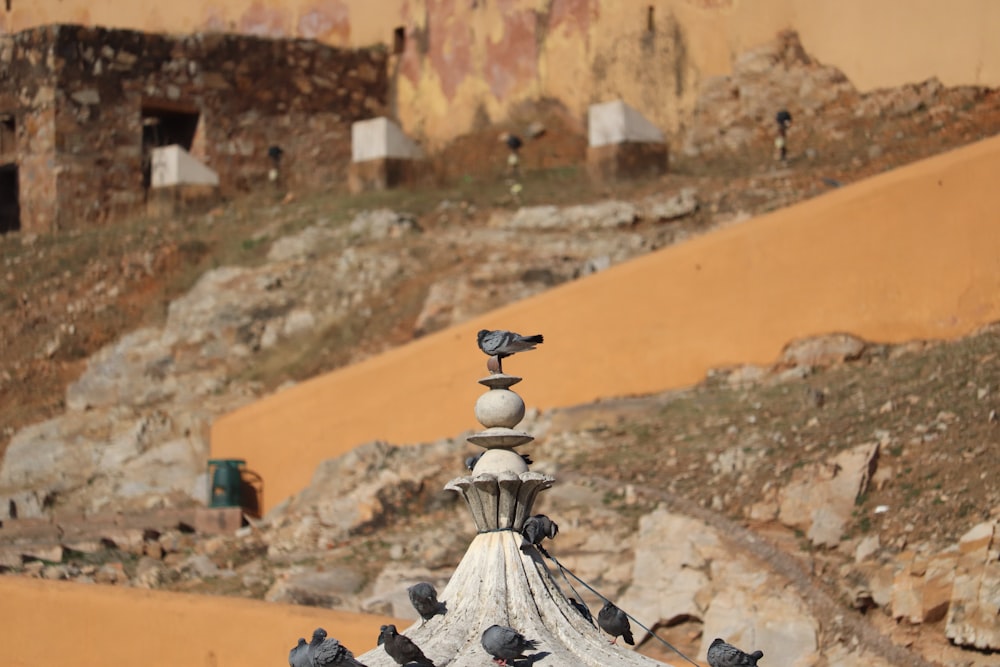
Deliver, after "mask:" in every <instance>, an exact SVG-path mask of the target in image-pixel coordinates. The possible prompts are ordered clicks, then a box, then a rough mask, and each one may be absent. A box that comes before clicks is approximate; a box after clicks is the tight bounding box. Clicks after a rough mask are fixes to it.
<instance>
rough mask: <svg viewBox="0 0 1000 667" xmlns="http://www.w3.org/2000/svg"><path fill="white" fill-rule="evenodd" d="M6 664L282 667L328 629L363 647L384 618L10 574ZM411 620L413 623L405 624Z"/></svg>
mask: <svg viewBox="0 0 1000 667" xmlns="http://www.w3.org/2000/svg"><path fill="white" fill-rule="evenodd" d="M0 600H2V601H3V602H2V603H0V664H2V665H4V667H64V666H65V665H73V666H74V667H110V666H112V665H143V667H274V665H284V664H287V662H288V651H289V649H291V647H292V646H294V645H295V642H296V640H297V639H298V638H299V637H305V638H306V639H309V637H310V635H311V633H312V631H313V629H315V628H316V627H323V628H325V629H326V630H327V632H329V633H330V636H331V637H336V638H337V639H339V640H340V641H341V643H343V644H344V645H345V646H347V647H348V648H350V649H351V650H352V651H354V653H355V654H356V655H357V654H360V653H363V652H364V651H367V650H369V649H372V648H374V647H375V644H376V640H377V639H378V628H379V626H380V625H382V624H383V623H400V622H399V621H396V620H393V619H389V618H385V617H382V616H368V615H363V614H348V613H346V612H338V611H332V610H330V609H319V608H317V607H302V606H296V605H287V604H275V603H268V602H260V601H258V600H244V599H240V598H228V597H220V596H209V595H187V594H181V593H165V592H162V591H147V590H142V589H137V588H118V587H112V586H94V585H88V584H77V583H71V582H54V581H43V580H38V579H28V578H25V577H13V576H4V577H0ZM404 625H408V624H406V623H405V622H404V623H403V624H401V625H400V627H404Z"/></svg>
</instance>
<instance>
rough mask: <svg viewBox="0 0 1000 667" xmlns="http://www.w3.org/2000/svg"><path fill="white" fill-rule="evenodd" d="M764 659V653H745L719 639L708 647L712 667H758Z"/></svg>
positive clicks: (714, 640) (709, 661) (709, 662)
mask: <svg viewBox="0 0 1000 667" xmlns="http://www.w3.org/2000/svg"><path fill="white" fill-rule="evenodd" d="M763 657H764V652H763V651H754V652H753V653H744V652H743V651H741V650H739V649H738V648H736V647H735V646H733V645H732V644H727V643H726V642H724V641H722V640H721V639H719V638H718V637H716V638H715V639H713V640H712V644H711V645H710V646H709V647H708V664H709V665H711V667H756V665H757V661H758V660H760V659H761V658H763Z"/></svg>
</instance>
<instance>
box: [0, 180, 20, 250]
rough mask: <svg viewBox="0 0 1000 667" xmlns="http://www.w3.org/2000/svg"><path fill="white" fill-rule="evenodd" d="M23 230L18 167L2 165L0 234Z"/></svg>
mask: <svg viewBox="0 0 1000 667" xmlns="http://www.w3.org/2000/svg"><path fill="white" fill-rule="evenodd" d="M20 229H21V205H20V203H19V201H18V188H17V165H16V164H5V165H0V234H6V233H7V232H16V231H18V230H20Z"/></svg>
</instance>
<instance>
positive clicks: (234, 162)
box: [0, 25, 388, 232]
mask: <svg viewBox="0 0 1000 667" xmlns="http://www.w3.org/2000/svg"><path fill="white" fill-rule="evenodd" d="M6 42H7V45H6V46H5V48H3V49H2V51H0V58H2V60H0V68H4V67H6V68H7V69H6V70H0V71H7V73H8V75H7V80H8V82H9V84H10V85H9V86H8V90H7V92H5V93H3V94H2V95H0V104H2V107H3V108H0V111H9V112H13V113H14V115H15V117H16V118H17V121H18V122H17V125H18V137H19V143H18V164H19V166H20V168H21V171H22V173H21V181H22V186H21V205H22V221H21V226H22V229H24V230H25V231H39V232H44V231H55V230H60V229H71V228H80V227H87V226H91V225H94V224H102V223H105V222H107V221H109V220H114V219H116V218H119V217H121V216H123V215H126V214H129V213H134V212H136V211H138V210H140V209H142V207H143V206H144V205H145V200H146V187H145V184H144V178H145V177H144V169H148V149H149V147H150V146H151V145H155V144H156V143H164V142H166V143H173V142H176V143H182V145H183V144H186V147H187V148H188V149H189V150H190V151H191V152H192V154H194V155H195V156H196V157H198V158H199V159H200V160H202V161H204V162H205V163H206V164H207V165H208V166H209V167H211V168H212V169H214V170H215V171H216V172H218V174H219V177H220V181H221V184H220V185H221V191H222V193H223V194H224V195H231V194H236V193H239V192H246V191H251V190H254V189H256V188H259V187H263V186H267V185H269V183H268V181H267V173H268V170H269V169H270V168H271V166H272V163H271V161H270V159H269V158H268V156H267V151H268V147H269V146H272V145H277V146H280V147H281V148H282V150H283V151H284V154H283V159H282V183H283V185H284V186H285V187H287V188H290V189H316V188H323V187H328V186H330V185H331V184H334V183H340V182H343V181H344V180H345V179H346V174H347V168H348V165H349V162H350V126H351V123H352V122H354V121H356V120H360V119H364V118H368V117H371V116H375V115H379V114H380V113H383V112H384V108H385V100H386V99H387V90H388V85H387V76H386V67H385V63H386V56H385V54H384V52H383V51H382V50H381V49H367V50H345V49H337V48H332V47H328V46H323V45H320V44H318V43H316V42H311V41H306V40H268V39H262V38H256V37H244V36H236V35H224V34H213V35H194V36H188V37H171V36H165V35H151V34H145V33H140V32H134V31H126V30H107V29H102V28H87V27H81V26H65V25H64V26H49V27H45V28H38V29H35V30H30V31H26V32H23V33H19V34H17V35H14V36H13V37H8V38H6ZM144 135H145V139H144Z"/></svg>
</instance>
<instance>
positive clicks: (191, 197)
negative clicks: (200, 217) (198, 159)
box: [146, 185, 222, 218]
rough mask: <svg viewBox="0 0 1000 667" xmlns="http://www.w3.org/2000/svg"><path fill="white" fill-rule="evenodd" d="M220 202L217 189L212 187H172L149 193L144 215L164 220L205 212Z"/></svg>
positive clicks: (220, 197)
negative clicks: (194, 212) (192, 212)
mask: <svg viewBox="0 0 1000 667" xmlns="http://www.w3.org/2000/svg"><path fill="white" fill-rule="evenodd" d="M220 201H222V195H221V194H220V192H219V188H218V187H217V186H214V185H172V186H169V187H163V188H155V189H153V190H150V191H149V198H148V199H146V215H148V216H150V217H151V218H166V217H170V216H174V215H177V214H178V213H185V212H191V211H198V210H207V209H209V208H211V207H212V206H215V205H216V204H218V203H219V202H220Z"/></svg>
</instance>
